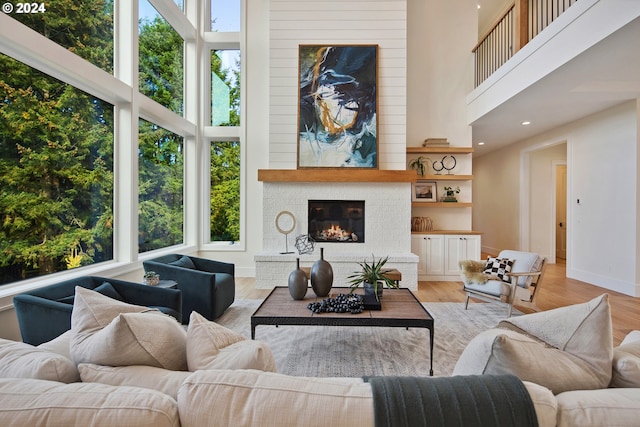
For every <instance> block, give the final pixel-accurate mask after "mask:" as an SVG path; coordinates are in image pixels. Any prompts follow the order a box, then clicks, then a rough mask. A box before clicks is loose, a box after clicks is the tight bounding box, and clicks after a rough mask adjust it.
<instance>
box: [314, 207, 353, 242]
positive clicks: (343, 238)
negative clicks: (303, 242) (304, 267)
mask: <svg viewBox="0 0 640 427" xmlns="http://www.w3.org/2000/svg"><path fill="white" fill-rule="evenodd" d="M308 232H309V235H310V236H311V237H313V238H314V240H315V241H317V242H335V243H364V200H309V224H308Z"/></svg>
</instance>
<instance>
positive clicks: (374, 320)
mask: <svg viewBox="0 0 640 427" xmlns="http://www.w3.org/2000/svg"><path fill="white" fill-rule="evenodd" d="M349 291H350V289H349V288H333V289H332V290H331V294H330V295H329V296H327V297H325V298H328V297H330V296H335V295H337V294H339V293H345V294H346V293H349ZM309 294H311V297H310V296H309V295H308V296H307V297H306V298H305V299H304V300H297V301H296V300H293V299H292V298H291V295H290V294H289V289H288V288H287V287H285V286H278V287H275V288H274V289H273V290H272V291H271V293H270V294H269V296H267V298H265V300H264V301H263V302H262V304H260V307H258V309H257V310H256V311H255V312H254V313H253V314H252V315H251V339H255V335H256V327H257V326H259V325H274V326H276V327H277V326H279V325H296V326H382V327H399V328H406V329H409V328H427V329H429V358H430V360H429V363H430V369H429V375H431V376H433V335H434V334H433V331H434V321H433V317H432V316H431V314H430V313H429V312H428V311H427V310H426V309H425V308H424V306H423V305H422V304H421V303H420V301H418V299H417V298H416V297H415V295H413V293H412V292H411V291H410V290H409V289H407V288H400V289H385V290H384V294H383V297H382V310H365V311H363V312H362V313H360V314H350V313H313V312H311V310H309V309H308V308H307V305H308V304H309V303H310V302H313V301H320V300H322V299H324V298H319V297H316V296H315V295H314V294H313V292H312V291H311V290H309Z"/></svg>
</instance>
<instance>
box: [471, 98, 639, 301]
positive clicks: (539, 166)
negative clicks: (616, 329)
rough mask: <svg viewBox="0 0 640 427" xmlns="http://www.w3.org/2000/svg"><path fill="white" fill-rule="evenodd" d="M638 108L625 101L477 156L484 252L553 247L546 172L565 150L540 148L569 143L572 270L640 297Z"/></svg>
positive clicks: (477, 211)
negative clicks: (639, 258)
mask: <svg viewBox="0 0 640 427" xmlns="http://www.w3.org/2000/svg"><path fill="white" fill-rule="evenodd" d="M638 111H639V109H638V105H637V102H636V101H632V102H628V103H624V104H622V105H619V106H616V107H614V108H611V109H609V110H606V111H603V112H600V113H598V114H594V115H592V116H589V117H586V118H584V119H581V120H578V121H576V122H573V123H571V124H568V125H566V126H562V127H560V128H557V129H555V130H553V131H550V132H547V133H545V134H542V135H539V136H536V137H534V138H531V139H528V140H525V141H522V142H520V143H517V144H515V145H512V146H509V147H507V148H504V149H502V150H498V151H495V152H492V153H490V154H488V155H485V156H481V157H477V158H475V159H474V170H475V176H476V180H475V181H474V199H475V200H476V202H475V206H476V207H475V208H474V214H473V215H474V228H477V229H479V230H481V231H482V232H483V233H484V235H483V250H484V251H486V252H490V253H496V252H497V251H499V250H501V249H505V248H519V249H522V250H532V251H537V252H540V253H542V254H544V255H545V256H549V253H550V251H552V250H554V248H553V246H552V244H551V241H550V240H549V239H548V238H547V237H545V236H548V235H549V233H550V231H549V229H550V228H551V227H553V218H554V217H553V214H552V212H551V208H550V206H551V203H552V202H551V197H552V190H551V185H552V183H551V178H550V177H549V176H547V173H549V174H550V173H551V168H550V165H549V162H550V160H551V159H559V156H560V153H559V152H555V151H554V150H561V148H553V149H549V150H550V151H546V150H545V151H546V152H544V151H543V152H540V153H536V150H544V149H545V148H546V147H545V146H546V145H554V144H558V143H562V142H563V141H566V143H567V166H568V192H567V199H568V208H567V223H568V229H567V246H568V253H567V276H568V277H571V278H575V279H578V280H582V281H585V282H588V283H592V284H595V285H598V286H602V287H603V288H607V289H611V290H615V291H618V292H622V293H625V294H628V295H634V296H640V287H639V281H638V274H639V273H638V268H639V266H638V262H637V260H638V256H639V255H640V253H639V252H638V243H637V242H638V239H639V237H640V233H639V229H638V221H639V219H638V212H639V211H638V188H639V187H638V165H639V164H640V163H639V162H638V142H639V140H638ZM530 160H537V162H533V163H532V162H530ZM545 164H546V166H545ZM529 178H530V179H531V182H532V185H531V187H530V188H522V187H521V183H523V182H527V181H528V179H529ZM547 187H548V188H549V191H544V190H543V189H544V188H547ZM577 199H580V204H578V203H577ZM541 234H544V235H543V236H541Z"/></svg>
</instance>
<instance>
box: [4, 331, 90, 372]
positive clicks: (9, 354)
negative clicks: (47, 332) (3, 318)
mask: <svg viewBox="0 0 640 427" xmlns="http://www.w3.org/2000/svg"><path fill="white" fill-rule="evenodd" d="M0 378H34V379H40V380H50V381H60V382H63V383H72V382H75V381H78V380H79V379H80V377H79V375H78V370H77V369H76V365H75V364H74V363H73V362H72V361H71V359H69V358H67V357H64V356H62V355H60V354H57V353H54V352H52V351H47V350H44V349H41V348H38V347H34V346H32V345H31V344H26V343H23V342H18V341H11V340H5V339H2V338H0Z"/></svg>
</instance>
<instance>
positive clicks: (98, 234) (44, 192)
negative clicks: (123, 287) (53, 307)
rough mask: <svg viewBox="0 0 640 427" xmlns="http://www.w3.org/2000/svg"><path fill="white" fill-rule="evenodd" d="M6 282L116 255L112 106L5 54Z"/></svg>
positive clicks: (0, 193)
mask: <svg viewBox="0 0 640 427" xmlns="http://www.w3.org/2000/svg"><path fill="white" fill-rule="evenodd" d="M0 99H1V100H2V102H1V103H0V284H4V283H8V282H12V281H17V280H21V279H26V278H29V277H34V276H40V275H45V274H49V273H54V272H58V271H62V270H67V269H71V268H76V267H80V266H83V265H88V264H92V263H96V262H101V261H105V260H110V259H112V258H113V163H112V159H113V128H114V125H113V105H111V104H109V103H107V102H104V101H102V100H100V99H98V98H95V97H92V96H90V95H88V94H86V93H84V92H82V91H80V90H79V89H77V88H74V87H73V86H70V85H68V84H65V83H63V82H60V81H59V80H56V79H54V78H52V77H50V76H48V75H46V74H43V73H41V72H39V71H37V70H34V69H32V68H31V67H29V66H27V65H25V64H22V63H20V62H18V61H16V60H14V59H12V58H10V57H8V56H4V55H0Z"/></svg>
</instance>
